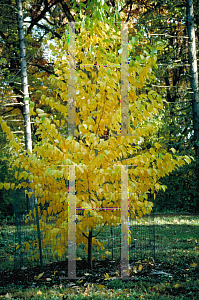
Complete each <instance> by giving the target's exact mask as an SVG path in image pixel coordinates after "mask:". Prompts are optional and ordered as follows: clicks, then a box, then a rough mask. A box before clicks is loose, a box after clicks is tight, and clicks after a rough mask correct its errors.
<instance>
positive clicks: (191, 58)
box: [187, 0, 199, 157]
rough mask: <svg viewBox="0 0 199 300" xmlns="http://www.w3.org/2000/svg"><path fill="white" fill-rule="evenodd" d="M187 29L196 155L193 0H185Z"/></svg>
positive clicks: (198, 122)
mask: <svg viewBox="0 0 199 300" xmlns="http://www.w3.org/2000/svg"><path fill="white" fill-rule="evenodd" d="M187 29H188V35H189V63H190V76H191V88H192V91H193V96H192V100H193V102H192V111H193V128H194V139H195V151H196V156H197V157H198V154H199V153H198V149H199V93H198V69H197V56H196V38H195V29H194V12H193V0H187Z"/></svg>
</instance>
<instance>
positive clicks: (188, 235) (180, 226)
mask: <svg viewBox="0 0 199 300" xmlns="http://www.w3.org/2000/svg"><path fill="white" fill-rule="evenodd" d="M154 223H155V225H156V226H155V244H156V253H155V254H156V255H155V262H153V259H152V258H151V259H150V258H149V259H148V260H147V261H146V262H141V263H142V265H143V266H144V268H145V264H146V265H147V264H149V263H150V264H151V265H153V264H154V268H155V270H156V271H159V274H158V275H156V276H149V275H147V274H145V275H143V276H142V272H140V273H139V274H131V275H133V276H134V280H130V281H124V280H121V279H116V280H115V279H114V280H112V279H109V280H104V282H103V284H101V286H99V285H97V284H91V283H90V284H89V282H85V281H84V282H83V283H81V282H78V281H77V282H76V283H75V285H74V286H72V287H67V286H64V285H58V286H56V285H55V286H51V287H49V286H48V284H47V283H43V284H41V285H40V287H37V288H36V287H35V288H33V287H30V288H28V289H23V288H22V287H19V286H18V287H16V286H11V287H10V289H9V290H7V291H6V293H7V296H6V297H7V298H9V297H10V299H74V300H75V299H76V300H83V299H93V300H101V299H102V300H103V299H114V300H116V299H158V300H163V299H164V300H167V299H177V300H181V299H199V216H185V215H181V216H180V215H179V216H171V217H156V218H155V219H154V220H153V219H152V218H150V217H148V218H147V219H146V222H144V221H140V223H139V225H137V224H136V223H135V222H134V221H133V222H131V225H132V226H133V227H132V228H134V229H136V230H138V231H139V230H140V233H143V232H144V229H146V230H149V229H150V228H153V224H154ZM106 230H110V229H105V232H104V235H105V234H106ZM135 232H136V231H135ZM135 232H133V235H132V240H131V243H132V244H133V247H132V248H133V249H134V250H132V251H135V247H137V248H138V249H139V247H140V245H141V244H139V243H141V242H142V241H139V240H140V239H141V238H142V236H141V235H139V234H137V235H135ZM118 233H119V234H120V229H118V232H116V233H115V235H116V236H118ZM4 234H7V233H6V232H4ZM8 236H9V237H10V241H9V242H8V244H9V243H10V244H11V245H13V241H12V239H13V229H11V228H10V227H9V228H8ZM152 237H154V236H153V235H151V238H152ZM117 243H119V240H118V241H117V242H116V245H117ZM145 243H146V241H145ZM108 245H109V247H110V243H109V244H108ZM107 249H108V248H107ZM110 250H111V249H110ZM5 251H6V249H4V252H5ZM80 252H81V251H80ZM99 255H102V252H100V251H99ZM115 255H116V256H118V255H119V252H118V253H117V252H115ZM141 263H139V264H141ZM163 272H164V273H163ZM165 273H166V274H165ZM169 274H172V275H169ZM2 291H3V290H2ZM4 293H5V290H4ZM2 294H3V292H2ZM0 297H1V296H0ZM3 297H4V296H2V297H1V298H3ZM66 297H68V298H66ZM1 298H0V299H1ZM5 299H6V298H5Z"/></svg>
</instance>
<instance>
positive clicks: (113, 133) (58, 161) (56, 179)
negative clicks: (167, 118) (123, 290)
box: [0, 21, 191, 271]
mask: <svg viewBox="0 0 199 300" xmlns="http://www.w3.org/2000/svg"><path fill="white" fill-rule="evenodd" d="M87 28H88V29H87ZM87 28H84V27H83V28H80V34H79V35H78V36H77V38H76V41H75V43H76V45H75V51H76V53H75V55H74V56H75V60H76V61H75V63H79V62H81V65H80V67H79V68H76V75H75V76H76V79H77V80H76V121H77V122H76V125H77V126H76V136H75V137H74V136H69V135H68V128H67V127H68V120H69V117H70V113H69V110H68V105H67V104H69V102H70V101H71V100H70V99H69V84H68V80H69V56H68V50H69V49H68V43H65V44H64V46H63V44H62V40H56V41H55V45H52V44H51V46H50V47H51V48H56V47H58V48H59V50H60V51H59V52H58V54H57V57H56V60H55V73H56V77H55V76H51V77H50V79H51V80H52V85H53V87H52V89H53V88H54V86H55V87H56V88H55V90H57V91H58V93H57V96H56V97H54V96H53V95H52V96H51V95H50V96H49V97H47V96H42V97H41V100H42V103H43V104H46V106H50V107H51V109H52V110H53V111H54V112H55V111H56V113H53V114H52V115H47V114H46V113H45V112H44V111H43V110H39V109H37V115H36V117H35V124H37V133H36V134H38V135H39V136H40V138H41V139H42V143H37V144H36V145H35V147H34V149H33V153H32V154H31V155H30V156H29V157H27V156H26V155H25V154H24V152H23V146H22V145H21V144H20V143H18V142H17V141H16V142H15V139H14V137H13V135H12V133H11V131H10V128H9V126H8V125H7V124H6V123H5V122H4V121H2V118H0V125H1V127H2V130H3V131H4V132H5V133H6V134H7V136H8V139H9V140H10V143H11V144H12V147H13V148H14V149H15V152H16V153H17V155H18V156H17V157H15V159H14V160H13V161H11V164H10V167H11V168H13V170H16V172H15V178H16V179H18V180H21V181H23V182H22V183H21V184H18V185H16V186H15V185H14V184H13V183H12V184H11V185H10V183H4V184H2V183H0V188H3V187H4V188H5V189H6V190H8V189H10V188H12V189H14V188H15V189H17V188H18V189H20V188H21V187H25V186H26V187H27V185H28V184H27V182H26V180H27V178H29V180H30V181H32V182H31V184H30V187H31V188H32V189H33V190H34V194H35V197H37V198H38V203H39V204H40V205H41V206H44V205H45V204H47V207H48V208H47V211H45V210H44V209H41V217H42V218H43V221H42V222H43V223H42V222H41V227H42V228H45V231H46V234H45V235H44V237H43V238H44V240H43V241H42V243H43V244H46V245H47V244H51V246H52V247H53V249H54V250H55V249H59V250H58V251H57V250H56V253H57V255H58V256H62V255H63V254H64V252H65V250H66V245H67V243H68V241H67V234H68V233H67V230H68V218H69V205H68V204H69V197H70V199H72V198H73V200H75V201H74V203H75V202H76V203H75V204H74V210H75V205H76V208H77V207H79V208H85V210H81V211H80V210H77V209H76V213H75V214H76V219H77V224H76V230H77V237H76V238H77V244H81V243H82V242H83V243H87V238H86V237H85V236H83V235H82V232H84V233H85V234H86V236H88V232H86V230H87V228H89V229H90V230H91V229H92V228H95V227H96V226H98V225H102V224H104V223H105V221H106V222H107V223H108V224H113V225H114V226H116V224H117V222H118V219H120V217H121V211H120V210H119V207H120V206H121V189H122V186H121V166H122V165H126V164H128V165H130V166H131V168H130V167H129V169H128V175H129V176H128V183H127V184H128V186H129V192H128V193H129V195H128V197H129V214H130V215H131V216H132V217H135V218H136V219H137V220H139V218H141V217H143V215H144V214H149V213H150V212H151V210H152V206H153V204H152V203H151V202H149V201H148V200H147V193H148V192H149V190H151V191H152V193H153V192H155V190H159V189H161V188H163V189H164V187H163V186H161V185H160V184H159V182H158V181H159V179H160V178H161V177H163V176H165V175H166V174H167V173H169V172H172V171H173V170H174V169H175V168H176V167H179V166H181V165H183V164H184V163H185V162H186V163H190V162H191V159H190V158H189V157H187V156H186V157H177V158H176V157H175V156H174V154H175V149H173V148H172V149H171V151H172V154H171V153H167V152H166V150H165V149H162V145H161V143H160V142H159V143H157V142H156V143H155V144H154V146H153V147H151V148H150V149H147V150H146V149H145V150H142V145H143V144H144V141H145V139H146V138H147V137H149V136H150V137H151V136H152V135H155V134H156V128H155V127H154V126H153V123H152V120H153V119H154V117H155V116H156V115H157V114H159V111H160V109H161V108H162V102H163V101H162V99H161V97H160V96H159V95H158V94H157V93H156V92H155V91H153V90H149V91H146V93H145V92H141V89H142V88H143V86H144V85H145V84H146V86H147V84H148V83H149V82H150V80H151V73H152V70H153V67H154V66H155V62H156V57H155V56H154V55H149V56H146V55H145V54H143V55H142V56H140V59H141V60H142V64H141V63H140V60H139V61H138V60H137V58H136V57H134V59H133V60H134V63H133V64H131V63H130V64H129V68H128V73H129V76H128V77H129V93H128V98H129V115H130V116H129V132H130V135H129V136H121V135H120V131H121V115H124V113H125V112H126V111H125V110H124V109H123V111H122V112H121V99H120V98H121V95H120V90H121V88H122V86H121V79H120V78H121V76H120V75H121V73H120V71H121V69H120V68H121V56H120V54H118V50H120V49H121V36H120V32H119V30H118V31H117V32H116V31H115V30H114V31H115V32H114V31H113V29H112V28H111V27H110V26H109V25H108V24H103V23H100V22H98V21H96V22H94V23H93V34H90V32H89V30H90V29H89V26H88V27H87ZM63 39H65V40H66V41H67V40H68V36H67V35H63ZM106 39H107V40H109V39H110V40H111V42H107V41H104V40H106ZM96 43H97V44H96ZM82 45H83V48H82ZM132 47H134V46H132V45H131V44H129V49H132ZM136 50H137V51H140V50H139V46H138V48H137V49H136ZM147 51H148V50H147ZM140 54H141V53H140ZM93 65H95V67H93ZM141 65H142V66H141ZM104 66H107V67H106V68H105V67H104ZM74 81H75V79H74ZM56 114H57V116H58V117H59V118H58V117H57V116H56ZM126 115H128V111H127V113H126ZM160 150H161V151H160ZM74 165H75V166H76V167H75V172H76V174H75V176H76V183H75V184H76V190H75V187H74V186H75V184H74V182H73V183H72V179H71V178H70V176H71V173H69V171H70V167H72V166H74ZM71 185H72V186H71ZM69 186H70V187H71V188H72V189H73V191H72V194H73V197H72V195H70V196H69V191H70V190H69ZM28 196H29V197H30V196H31V193H28ZM92 208H94V210H92ZM102 208H103V209H104V210H102ZM112 208H114V209H112ZM108 209H109V210H108ZM110 209H112V210H110ZM47 215H53V216H54V217H55V216H56V218H55V221H56V227H54V228H53V227H48V226H47V224H45V222H46V220H47ZM33 217H34V218H35V217H36V215H35V212H34V215H33V216H32V215H31V214H30V215H29V220H32V218H33ZM65 233H66V234H65ZM59 234H61V235H62V236H61V238H59V239H57V240H56V238H57V236H58V235H59ZM130 238H131V236H130V232H129V243H130ZM93 243H94V244H96V246H97V247H98V248H101V249H102V250H103V249H104V245H103V243H100V242H99V241H97V240H95V239H94V238H93ZM28 245H29V244H27V245H26V247H27V248H26V250H27V249H28V250H29V249H30V248H29V247H30V245H29V246H28ZM33 248H34V247H33ZM28 250H27V251H28ZM35 255H38V254H35ZM138 270H139V271H141V265H140V266H139V268H138ZM134 271H135V270H134Z"/></svg>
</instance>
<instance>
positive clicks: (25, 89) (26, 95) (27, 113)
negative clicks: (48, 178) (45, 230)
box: [17, 0, 34, 210]
mask: <svg viewBox="0 0 199 300" xmlns="http://www.w3.org/2000/svg"><path fill="white" fill-rule="evenodd" d="M17 9H18V27H19V44H20V58H21V83H22V92H23V104H24V105H23V117H24V134H25V148H26V152H27V154H28V155H29V154H30V153H32V138H31V124H30V108H29V100H30V98H29V92H28V76H27V65H26V51H25V40H24V30H23V10H22V2H21V0H17ZM28 186H29V187H28V192H31V191H32V190H31V188H30V182H29V181H28ZM28 202H29V203H28V206H29V210H33V208H34V196H32V197H31V198H29V201H28Z"/></svg>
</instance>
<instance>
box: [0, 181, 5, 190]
mask: <svg viewBox="0 0 199 300" xmlns="http://www.w3.org/2000/svg"><path fill="white" fill-rule="evenodd" d="M3 186H4V184H3V182H0V190H1V189H2V188H3Z"/></svg>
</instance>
